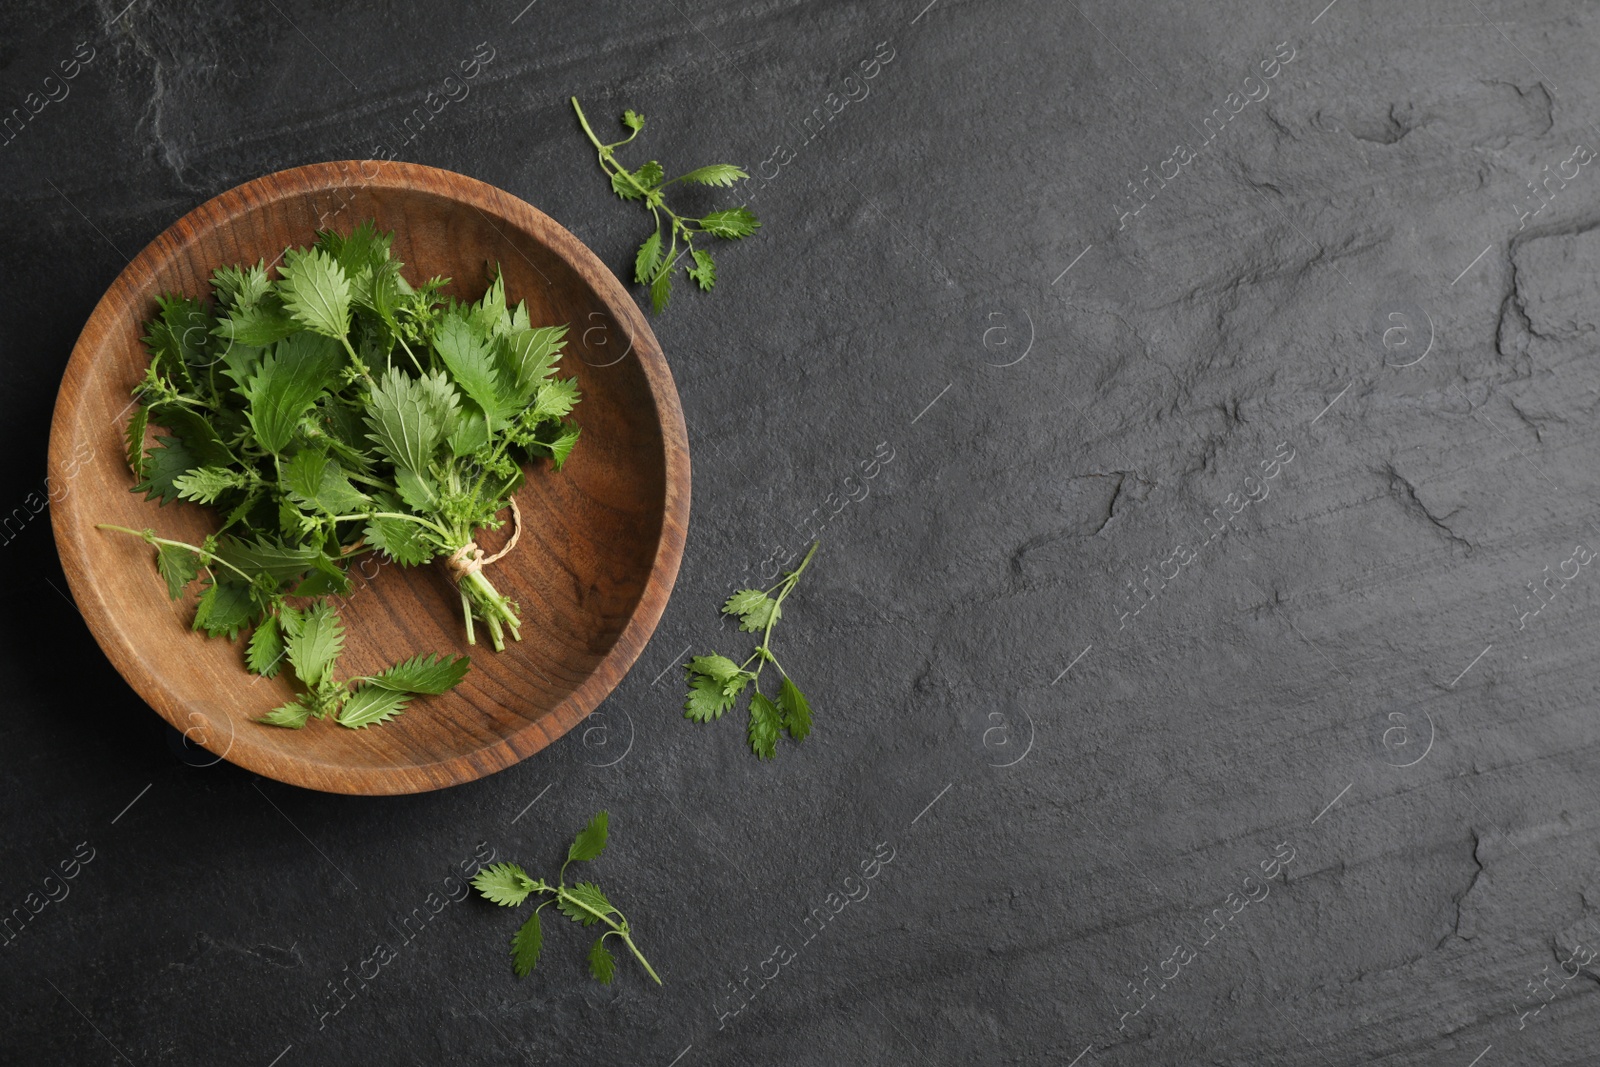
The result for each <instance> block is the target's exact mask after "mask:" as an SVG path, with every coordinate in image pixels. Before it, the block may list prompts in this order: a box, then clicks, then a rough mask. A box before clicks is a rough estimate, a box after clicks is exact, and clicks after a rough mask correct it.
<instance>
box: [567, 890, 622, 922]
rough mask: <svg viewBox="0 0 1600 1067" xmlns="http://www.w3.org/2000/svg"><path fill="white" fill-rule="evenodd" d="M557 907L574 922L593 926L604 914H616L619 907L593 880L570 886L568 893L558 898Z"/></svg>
mask: <svg viewBox="0 0 1600 1067" xmlns="http://www.w3.org/2000/svg"><path fill="white" fill-rule="evenodd" d="M556 908H557V909H559V910H560V912H561V914H563V915H565V916H566V917H567V918H569V919H571V920H572V921H573V922H576V923H581V924H582V925H584V926H593V925H594V924H595V923H597V922H599V921H600V917H601V916H602V915H615V914H617V909H616V908H615V907H614V906H613V905H612V903H611V901H609V900H607V899H606V895H605V894H604V893H602V892H600V887H599V886H597V885H595V884H594V883H593V882H579V883H578V884H577V885H571V886H568V887H567V889H566V895H565V896H563V897H561V898H559V899H557V900H556Z"/></svg>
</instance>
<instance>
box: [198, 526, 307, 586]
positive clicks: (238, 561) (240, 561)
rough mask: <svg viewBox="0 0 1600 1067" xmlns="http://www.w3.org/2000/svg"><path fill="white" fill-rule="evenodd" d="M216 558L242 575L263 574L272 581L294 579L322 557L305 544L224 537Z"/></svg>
mask: <svg viewBox="0 0 1600 1067" xmlns="http://www.w3.org/2000/svg"><path fill="white" fill-rule="evenodd" d="M216 554H217V558H218V559H220V560H222V561H223V562H225V563H231V564H233V565H234V566H235V567H237V568H239V569H240V570H241V571H244V572H245V573H246V574H264V575H266V576H267V577H269V578H271V579H272V580H273V581H275V582H287V581H290V580H291V579H294V578H298V577H300V575H302V574H304V573H305V572H306V571H308V570H310V569H311V568H312V567H313V566H315V565H316V562H317V561H318V560H320V559H322V558H323V553H322V549H321V548H319V547H317V546H316V545H308V544H294V545H290V544H282V543H279V542H274V541H271V540H267V539H262V540H257V541H246V540H244V539H242V538H237V537H224V538H222V539H220V540H219V541H218V542H217V550H216Z"/></svg>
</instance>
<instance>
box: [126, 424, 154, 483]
mask: <svg viewBox="0 0 1600 1067" xmlns="http://www.w3.org/2000/svg"><path fill="white" fill-rule="evenodd" d="M149 424H150V412H149V411H147V410H145V408H144V407H143V406H142V405H141V406H140V407H138V408H136V409H135V410H134V412H133V415H132V416H130V417H129V419H128V428H127V430H126V431H125V432H124V434H123V440H125V441H126V442H127V446H126V448H125V452H126V454H127V457H128V469H129V470H131V471H133V476H134V477H135V478H137V479H139V480H140V481H143V480H144V432H145V428H146V427H148V426H149Z"/></svg>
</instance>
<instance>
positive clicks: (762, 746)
mask: <svg viewBox="0 0 1600 1067" xmlns="http://www.w3.org/2000/svg"><path fill="white" fill-rule="evenodd" d="M816 554H817V544H816V543H813V544H812V546H811V550H810V551H809V552H807V553H806V558H805V559H803V560H801V561H800V566H798V567H796V568H795V569H794V570H792V571H789V572H787V573H786V574H785V575H784V576H783V580H782V581H780V582H779V583H778V584H777V585H774V586H773V587H772V588H770V589H766V590H762V589H741V590H740V591H739V592H737V593H735V594H733V596H731V597H729V598H728V602H727V603H726V604H724V605H723V606H722V612H723V614H724V615H733V616H736V617H737V618H738V619H739V629H740V630H743V631H744V632H745V633H757V632H759V633H760V634H761V641H760V643H759V644H757V645H756V647H755V650H754V651H753V652H751V653H750V656H749V658H747V659H746V660H745V661H744V662H743V663H735V662H733V660H731V659H729V658H728V657H726V656H719V655H717V654H715V653H713V654H712V655H709V656H695V657H694V658H693V659H691V660H690V661H689V662H688V663H687V664H685V665H684V666H685V668H686V669H687V670H688V679H687V680H688V682H689V697H688V700H687V701H685V703H684V705H683V715H684V718H686V719H693V720H694V721H695V722H710V721H711V720H712V719H720V718H721V717H722V713H723V712H725V711H727V710H728V709H729V708H731V707H733V705H734V704H735V703H736V702H737V701H738V699H739V694H741V693H743V692H744V690H745V687H746V686H749V685H750V683H752V682H754V683H756V684H755V687H754V688H753V689H752V690H751V693H750V725H749V730H748V735H749V740H750V749H751V751H753V752H754V753H755V754H756V756H757V757H759V758H760V759H772V758H773V757H774V756H776V755H777V754H778V738H779V737H781V736H782V735H783V734H784V733H787V734H788V735H789V737H790V738H791V739H792V740H795V741H804V740H805V739H806V737H807V736H808V735H810V733H811V705H810V703H808V702H807V701H806V698H805V694H803V693H801V692H800V687H799V686H797V685H795V684H794V681H793V679H791V678H790V677H789V672H788V671H786V670H784V669H783V664H781V663H779V662H778V658H777V657H776V656H774V655H773V654H772V630H773V627H775V626H776V625H777V623H778V619H780V618H781V617H782V616H783V602H784V600H785V599H786V598H787V597H788V596H789V594H790V593H792V592H793V591H794V587H795V583H796V582H798V581H799V580H800V575H801V574H802V573H803V572H804V571H805V569H806V566H807V565H808V564H809V563H810V562H811V557H812V556H815V555H816ZM774 594H776V595H774ZM752 663H754V664H755V667H756V669H755V670H754V671H751V670H750V669H749V667H750V665H751V664H752ZM769 663H770V664H772V665H773V667H775V668H776V669H777V671H778V674H779V675H780V676H781V677H782V679H783V681H782V682H781V683H779V686H778V695H777V698H776V699H773V698H771V697H769V696H767V695H766V694H765V693H763V692H762V691H761V672H762V671H763V670H764V669H765V668H766V665H767V664H769Z"/></svg>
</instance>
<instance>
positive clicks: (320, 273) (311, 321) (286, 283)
mask: <svg viewBox="0 0 1600 1067" xmlns="http://www.w3.org/2000/svg"><path fill="white" fill-rule="evenodd" d="M278 273H279V274H280V275H282V278H281V280H280V281H279V282H278V293H279V295H280V296H282V297H283V306H284V309H285V310H287V311H288V312H289V314H290V315H291V316H292V317H293V318H294V320H295V321H296V322H298V323H299V324H300V325H302V326H304V327H305V328H306V329H308V330H311V331H313V332H315V333H319V334H321V335H322V336H324V337H331V338H334V339H335V340H337V339H338V338H341V337H344V336H345V335H346V334H347V333H349V332H350V281H349V279H348V278H346V277H345V273H344V270H343V269H342V268H341V267H340V266H339V263H338V261H337V260H335V259H334V258H333V257H332V256H330V255H329V254H328V253H327V252H324V251H322V250H321V249H317V248H313V249H311V250H309V251H306V250H303V249H293V248H291V249H289V250H288V251H287V252H285V253H284V254H283V267H282V269H281V270H280V271H279V272H278Z"/></svg>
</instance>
